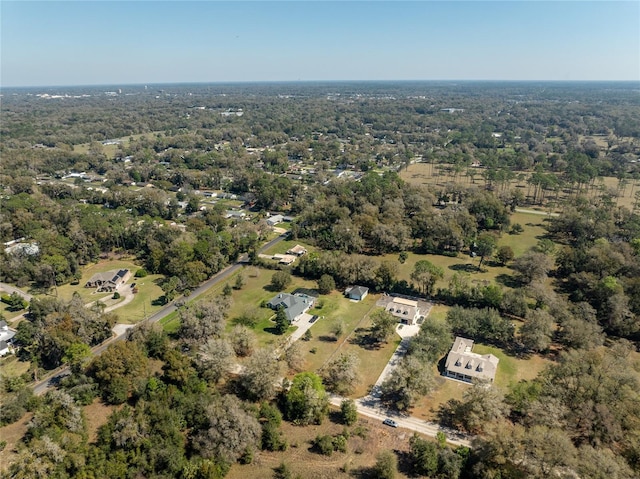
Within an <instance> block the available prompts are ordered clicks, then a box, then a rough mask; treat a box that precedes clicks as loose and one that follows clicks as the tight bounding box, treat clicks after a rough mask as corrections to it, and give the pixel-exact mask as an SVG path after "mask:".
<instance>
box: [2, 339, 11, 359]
mask: <svg viewBox="0 0 640 479" xmlns="http://www.w3.org/2000/svg"><path fill="white" fill-rule="evenodd" d="M10 352H11V350H10V349H9V345H8V344H7V342H6V341H0V357H2V356H5V355H7V354H9V353H10Z"/></svg>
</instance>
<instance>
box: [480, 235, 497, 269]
mask: <svg viewBox="0 0 640 479" xmlns="http://www.w3.org/2000/svg"><path fill="white" fill-rule="evenodd" d="M495 248H496V238H495V236H493V235H492V234H490V233H483V234H481V235H480V236H478V239H477V240H476V251H475V252H476V254H477V255H478V256H480V262H479V263H478V271H480V270H481V269H482V263H483V262H484V260H485V259H487V258H491V255H492V254H493V251H494V250H495Z"/></svg>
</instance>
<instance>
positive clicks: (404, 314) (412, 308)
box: [384, 296, 420, 324]
mask: <svg viewBox="0 0 640 479" xmlns="http://www.w3.org/2000/svg"><path fill="white" fill-rule="evenodd" d="M384 309H385V310H386V311H388V312H389V313H391V314H392V315H393V316H395V317H396V318H398V319H399V320H400V321H401V322H403V323H406V324H416V323H417V322H418V319H420V308H419V307H418V302H417V301H414V300H413V299H404V298H398V297H395V296H394V297H393V299H392V300H391V301H389V302H388V303H387V306H386V307H385V308H384Z"/></svg>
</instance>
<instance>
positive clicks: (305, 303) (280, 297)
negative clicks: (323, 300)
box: [267, 293, 315, 323]
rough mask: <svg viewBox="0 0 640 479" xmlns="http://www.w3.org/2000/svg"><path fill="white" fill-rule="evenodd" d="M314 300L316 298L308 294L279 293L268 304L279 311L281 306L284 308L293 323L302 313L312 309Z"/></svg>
mask: <svg viewBox="0 0 640 479" xmlns="http://www.w3.org/2000/svg"><path fill="white" fill-rule="evenodd" d="M314 301H315V298H313V297H312V296H309V295H306V294H289V293H278V294H277V295H276V296H274V297H273V298H271V301H269V302H268V303H267V306H268V307H270V308H271V309H273V310H274V311H278V310H279V309H280V308H283V309H284V312H285V314H286V315H287V319H288V320H289V322H290V323H293V322H294V321H296V320H297V319H299V318H300V316H301V315H302V314H304V313H306V312H307V311H308V310H309V309H311V307H312V306H313V303H314Z"/></svg>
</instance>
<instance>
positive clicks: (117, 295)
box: [112, 291, 120, 299]
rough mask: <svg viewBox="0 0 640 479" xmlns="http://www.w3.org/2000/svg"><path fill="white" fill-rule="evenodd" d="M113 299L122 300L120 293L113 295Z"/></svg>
mask: <svg viewBox="0 0 640 479" xmlns="http://www.w3.org/2000/svg"><path fill="white" fill-rule="evenodd" d="M112 298H113V299H120V293H118V292H117V291H116V292H115V293H113V296H112Z"/></svg>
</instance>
